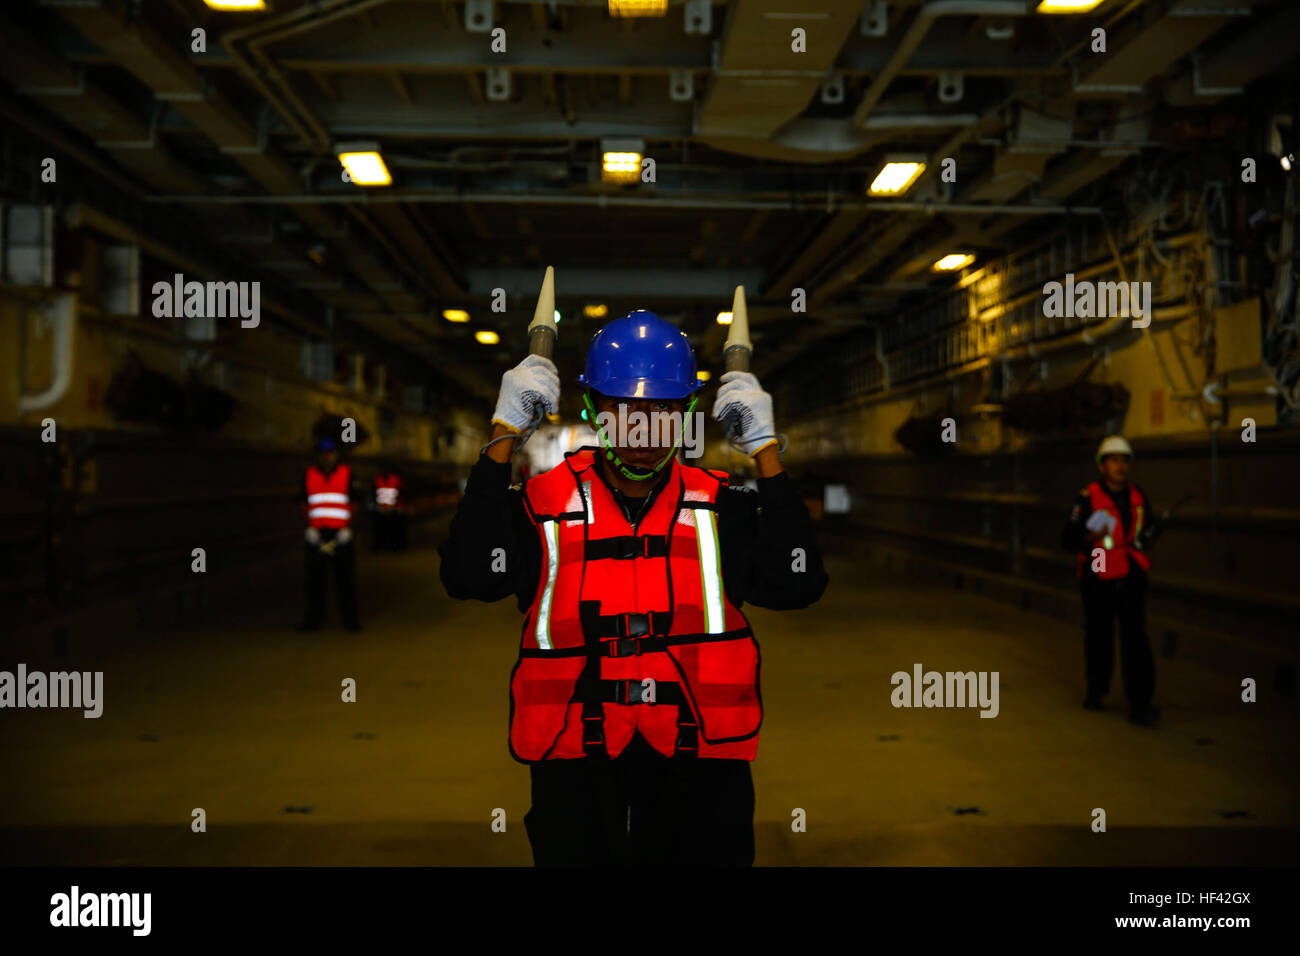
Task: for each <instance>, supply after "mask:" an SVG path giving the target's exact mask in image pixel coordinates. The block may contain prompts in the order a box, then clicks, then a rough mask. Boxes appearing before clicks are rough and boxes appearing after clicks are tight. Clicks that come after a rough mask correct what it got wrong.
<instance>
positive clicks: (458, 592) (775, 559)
mask: <svg viewBox="0 0 1300 956" xmlns="http://www.w3.org/2000/svg"><path fill="white" fill-rule="evenodd" d="M596 462H597V468H596V471H597V473H598V474H599V475H600V476H601V480H604V481H605V483H606V485H607V486H608V487H610V489H611V490H612V491H616V489H614V488H613V486H612V485H610V484H609V482H608V480H607V479H605V475H604V471H603V468H602V466H601V465H600V459H599V458H597V459H596ZM664 477H665V479H666V477H667V473H665V476H664ZM662 487H663V480H662V479H661V481H660V483H659V484H658V485H657V486H656V489H655V491H654V492H653V493H654V494H657V493H658V491H659V490H660V489H661V488H662ZM614 498H615V500H617V501H618V502H619V504H620V505H621V506H622V507H623V509H624V512H625V513H628V512H629V509H630V510H631V512H632V514H631V517H635V516H636V509H637V508H638V507H639V504H638V502H637V500H636V499H630V500H629V499H625V498H623V496H621V495H619V494H617V493H616V494H615V495H614ZM717 505H718V539H719V547H720V548H721V559H722V579H723V586H724V587H725V588H726V593H727V598H728V599H729V600H730V601H731V602H732V603H733V604H735V605H736V607H740V606H741V605H742V604H743V603H744V602H746V601H748V602H749V603H750V604H755V605H757V606H759V607H765V608H770V609H772V610H791V609H794V608H802V607H807V606H808V605H810V604H812V603H813V602H815V601H816V600H817V599H818V598H820V597H821V596H822V593H823V592H824V591H825V590H826V584H827V582H828V580H829V579H828V578H827V575H826V570H825V568H824V567H823V566H822V556H821V549H820V547H819V546H818V543H817V532H816V529H815V528H814V526H813V523H812V519H811V518H810V517H809V515H808V509H807V508H806V507H805V506H804V503H803V500H802V499H801V498H800V497H799V495H798V494H797V492H796V490H795V487H794V484H793V483H792V482H791V481H790V478H789V476H788V475H786V474H785V473H782V474H779V475H774V476H773V477H771V478H759V479H758V490H757V492H753V491H750V490H748V489H743V488H732V487H729V486H728V487H723V488H722V489H720V490H719V492H718V501H717ZM650 507H651V506H650V505H649V504H648V503H646V504H645V505H644V509H643V511H642V512H641V513H643V514H644V513H648V512H649V510H650ZM497 548H501V549H503V550H504V554H505V560H506V565H505V567H506V573H504V574H502V573H497V572H495V571H493V565H494V552H495V550H496V549H497ZM795 548H802V549H803V553H804V561H805V562H806V563H805V564H804V565H802V568H801V570H795V567H796V564H797V561H796V557H795V554H794V549H795ZM438 553H439V555H440V556H441V558H442V568H441V571H440V576H441V578H442V583H443V586H444V587H445V588H446V589H447V593H448V594H449V595H451V596H452V597H454V598H458V599H460V600H466V599H470V598H474V599H477V600H480V601H499V600H501V599H502V598H505V597H508V596H509V595H511V594H513V595H515V598H516V600H517V601H518V605H519V610H520V611H523V610H526V609H527V607H528V606H529V604H531V603H532V600H533V597H534V596H535V594H536V593H537V582H538V579H539V577H540V575H541V570H542V548H541V542H540V541H538V538H537V531H536V529H535V528H534V527H533V525H532V523H531V522H530V521H529V520H528V515H527V512H526V511H525V508H524V503H523V496H522V494H521V492H520V491H519V489H518V488H517V487H515V488H512V487H510V465H509V463H502V462H495V461H493V460H492V459H490V458H488V457H487V456H486V455H483V456H481V457H480V458H479V460H478V463H477V464H476V465H475V466H474V467H473V469H472V470H471V471H470V475H469V481H468V482H467V483H466V487H465V495H464V497H463V498H461V501H460V506H459V508H458V509H457V511H456V515H455V517H454V518H453V519H452V522H451V533H450V536H449V538H448V539H447V540H446V541H445V542H443V544H442V545H441V546H440V547H439V548H438ZM499 556H500V554H499V553H497V559H498V563H497V565H496V566H497V567H499V566H500V564H499Z"/></svg>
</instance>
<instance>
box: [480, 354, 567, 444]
mask: <svg viewBox="0 0 1300 956" xmlns="http://www.w3.org/2000/svg"><path fill="white" fill-rule="evenodd" d="M538 405H541V406H543V407H544V408H545V409H546V411H547V413H548V414H551V415H554V414H555V411H556V409H558V408H559V407H560V373H559V371H558V370H557V369H556V368H555V363H554V362H552V361H551V360H550V359H548V358H543V357H542V356H540V355H530V356H528V358H526V359H524V360H523V361H522V362H520V363H519V364H518V365H516V366H515V367H514V368H512V369H511V370H510V371H508V372H506V373H505V374H504V375H502V376H501V393H500V394H499V395H498V396H497V408H496V411H495V412H493V413H492V421H494V422H500V423H501V424H503V425H507V426H509V427H510V428H513V429H514V430H515V431H518V432H522V431H524V430H526V429H527V428H528V427H529V426H530V425H532V423H533V415H534V414H536V410H537V406H538Z"/></svg>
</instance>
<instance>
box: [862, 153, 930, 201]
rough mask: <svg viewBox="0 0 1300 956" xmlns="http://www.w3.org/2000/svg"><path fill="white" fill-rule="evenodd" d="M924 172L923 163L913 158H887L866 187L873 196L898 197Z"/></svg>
mask: <svg viewBox="0 0 1300 956" xmlns="http://www.w3.org/2000/svg"><path fill="white" fill-rule="evenodd" d="M923 172H925V161H924V160H923V159H921V158H920V157H915V156H887V157H885V164H884V165H883V166H881V167H880V172H878V173H876V178H875V179H873V180H872V181H871V185H870V186H868V187H867V192H868V193H870V194H871V195H873V196H900V195H902V194H903V193H905V192H907V190H908V189H910V188H911V186H912V183H914V182H916V180H917V179H918V178H919V177H920V175H921V174H922V173H923Z"/></svg>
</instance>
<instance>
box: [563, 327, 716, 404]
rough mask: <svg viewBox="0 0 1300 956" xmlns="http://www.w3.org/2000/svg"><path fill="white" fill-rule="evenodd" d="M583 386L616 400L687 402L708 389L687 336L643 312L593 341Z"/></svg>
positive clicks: (606, 329) (605, 329)
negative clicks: (704, 387)
mask: <svg viewBox="0 0 1300 956" xmlns="http://www.w3.org/2000/svg"><path fill="white" fill-rule="evenodd" d="M578 381H579V382H580V383H581V384H583V385H586V386H587V387H588V388H593V389H595V390H596V391H597V392H600V394H602V395H608V396H609V397H610V398H671V399H676V398H686V397H688V396H690V395H691V394H692V393H694V392H696V391H698V390H699V389H700V388H701V387H702V385H703V383H702V382H700V381H699V379H698V378H696V375H695V353H694V352H692V351H691V343H690V340H689V339H688V338H687V337H686V333H685V332H683V331H682V330H681V329H679V328H678V327H677V326H675V325H673V324H672V323H671V322H668V321H665V320H664V319H661V318H659V316H657V315H655V314H654V313H653V312H646V311H645V310H643V309H638V310H637V311H635V312H629V313H628V314H627V315H625V316H623V317H622V318H621V319H615V320H614V321H613V322H610V323H609V324H608V325H606V326H605V327H604V328H602V329H601V330H600V331H599V332H597V333H596V334H595V335H594V336H593V337H592V339H591V345H589V346H588V347H587V366H586V371H585V372H584V373H583V374H582V375H579V376H578Z"/></svg>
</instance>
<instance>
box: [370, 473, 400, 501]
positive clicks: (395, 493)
mask: <svg viewBox="0 0 1300 956" xmlns="http://www.w3.org/2000/svg"><path fill="white" fill-rule="evenodd" d="M401 488H402V479H401V478H399V477H398V476H397V475H375V503H376V504H377V505H379V507H380V508H383V509H388V508H396V507H397V504H398V497H399V495H400V492H401Z"/></svg>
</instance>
